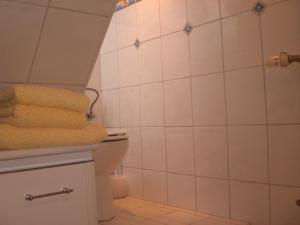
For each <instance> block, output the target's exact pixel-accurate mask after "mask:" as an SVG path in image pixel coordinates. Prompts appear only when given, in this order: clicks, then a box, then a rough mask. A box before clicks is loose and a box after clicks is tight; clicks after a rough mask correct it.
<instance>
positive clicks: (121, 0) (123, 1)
mask: <svg viewBox="0 0 300 225" xmlns="http://www.w3.org/2000/svg"><path fill="white" fill-rule="evenodd" d="M139 1H142V0H117V5H116V9H115V11H119V10H121V9H124V8H126V7H128V6H130V5H132V4H134V3H137V2H139Z"/></svg>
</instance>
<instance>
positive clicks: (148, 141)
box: [142, 127, 166, 171]
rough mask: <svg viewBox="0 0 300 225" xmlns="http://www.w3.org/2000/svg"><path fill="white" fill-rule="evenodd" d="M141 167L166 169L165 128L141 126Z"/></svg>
mask: <svg viewBox="0 0 300 225" xmlns="http://www.w3.org/2000/svg"><path fill="white" fill-rule="evenodd" d="M142 154H143V168H144V169H151V170H160V171H166V147H165V129H164V128H163V127H143V128H142Z"/></svg>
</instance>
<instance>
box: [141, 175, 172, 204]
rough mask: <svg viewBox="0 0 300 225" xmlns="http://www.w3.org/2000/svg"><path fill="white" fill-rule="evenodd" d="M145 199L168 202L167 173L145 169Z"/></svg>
mask: <svg viewBox="0 0 300 225" xmlns="http://www.w3.org/2000/svg"><path fill="white" fill-rule="evenodd" d="M143 178H144V179H143V182H144V199H145V200H146V201H153V202H159V203H167V176H166V173H163V172H156V171H150V170H143Z"/></svg>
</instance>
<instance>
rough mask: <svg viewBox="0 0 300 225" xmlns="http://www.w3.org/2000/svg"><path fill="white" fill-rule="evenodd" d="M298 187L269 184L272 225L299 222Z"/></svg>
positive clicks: (295, 224)
mask: <svg viewBox="0 0 300 225" xmlns="http://www.w3.org/2000/svg"><path fill="white" fill-rule="evenodd" d="M299 196H300V188H291V187H280V186H274V185H272V186H271V203H272V205H271V221H272V223H271V224H272V225H285V224H290V225H298V224H299V223H300V213H299V206H297V205H296V204H295V202H296V201H297V200H298V199H299Z"/></svg>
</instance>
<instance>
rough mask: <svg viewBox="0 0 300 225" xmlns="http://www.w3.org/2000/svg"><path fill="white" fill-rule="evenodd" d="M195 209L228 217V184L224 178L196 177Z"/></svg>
mask: <svg viewBox="0 0 300 225" xmlns="http://www.w3.org/2000/svg"><path fill="white" fill-rule="evenodd" d="M196 185H197V210H198V212H200V213H207V214H211V215H215V216H221V217H226V218H228V217H229V184H228V181H226V180H215V179H207V178H200V177H197V184H196Z"/></svg>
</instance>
